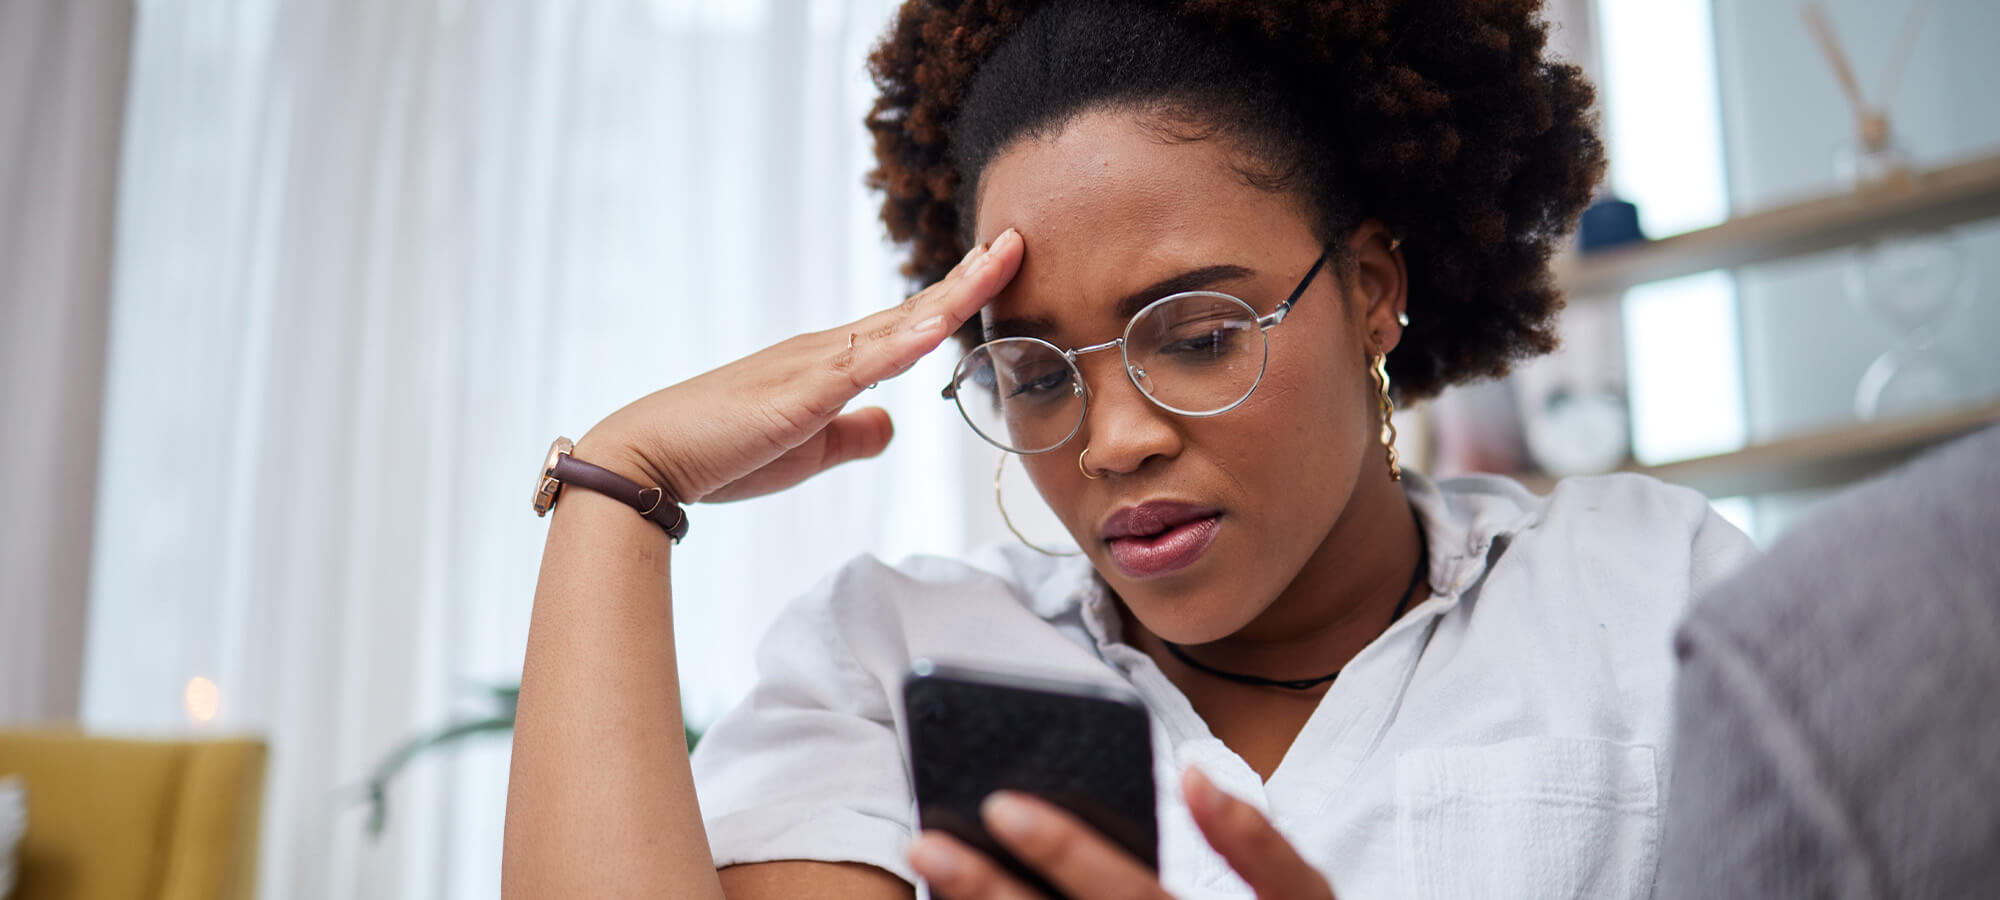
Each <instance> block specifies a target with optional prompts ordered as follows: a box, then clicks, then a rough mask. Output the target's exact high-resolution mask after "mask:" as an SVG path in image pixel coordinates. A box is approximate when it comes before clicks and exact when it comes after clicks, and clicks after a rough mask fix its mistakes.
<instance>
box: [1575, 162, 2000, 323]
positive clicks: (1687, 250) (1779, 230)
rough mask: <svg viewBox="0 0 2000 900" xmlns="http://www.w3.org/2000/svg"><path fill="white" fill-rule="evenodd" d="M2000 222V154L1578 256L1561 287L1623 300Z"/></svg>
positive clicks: (1581, 296) (1587, 296) (1583, 296)
mask: <svg viewBox="0 0 2000 900" xmlns="http://www.w3.org/2000/svg"><path fill="white" fill-rule="evenodd" d="M1996 216H2000V154H1995V155H1992V156H1984V157H1979V158H1976V159H1971V160H1967V161H1965V162H1961V163H1958V164H1956V165H1951V166H1945V167H1943V168H1940V169H1932V170H1930V171H1928V172H1920V173H1916V174H1914V175H1913V176H1911V178H1910V180H1909V181H1908V183H1907V184H1905V185H1902V186H1898V187H1878V188H1873V189H1866V190H1863V191H1859V192H1856V193H1851V194H1840V195H1836V196H1830V197H1821V198H1817V199H1813V200H1806V201H1803V202H1800V203H1793V204H1789V205H1786V206H1781V207H1777V208H1774V209H1767V210H1764V211H1762V212H1756V213H1750V214H1748V215H1743V216H1739V217H1737V218H1734V219H1730V220H1729V221H1727V222H1724V223H1722V224H1720V225H1717V226H1715V227H1713V228H1703V229H1701V230H1698V231H1690V232H1687V233H1686V234H1679V235H1675V236H1673V237H1669V238H1663V239H1661V240H1657V241H1649V242H1646V243H1640V244H1630V245H1626V246H1621V247H1617V248H1614V249H1608V250H1602V251H1599V252H1596V253H1592V254H1589V255H1587V256H1578V255H1571V256H1567V257H1565V258H1563V259H1562V260H1560V261H1559V262H1558V263H1557V264H1556V281H1557V283H1558V284H1560V285H1562V288H1563V290H1564V291H1565V292H1566V293H1567V294H1568V295H1569V297H1570V299H1571V300H1572V301H1586V300H1608V299H1616V298H1617V297H1618V296H1619V295H1620V294H1622V293H1623V292H1624V291H1625V290H1626V289H1627V288H1630V287H1633V286H1635V285H1640V284H1645V283H1646V282H1649V281H1660V280H1662V279H1667V278H1675V277H1678V276H1681V275H1693V274H1695V273H1697V272H1707V271H1710V270H1713V269H1732V268H1736V267H1739V266H1747V265H1751V264H1753V263H1760V262H1769V261H1771V260H1776V259H1784V258H1786V257H1792V256H1804V255H1806V254H1809V253H1818V252H1820V251H1824V250H1832V249H1835V248H1839V247H1844V246H1848V245H1851V244H1856V243H1860V242H1862V241H1866V240H1868V239H1869V238H1872V237H1875V236H1877V235H1881V234H1885V233H1891V232H1897V231H1922V230H1933V229H1940V228H1949V227H1951V226H1954V225H1962V224H1964V223H1967V222H1977V221H1979V220H1981V219H1989V218H1994V217H1996Z"/></svg>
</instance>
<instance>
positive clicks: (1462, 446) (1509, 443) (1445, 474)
mask: <svg viewBox="0 0 2000 900" xmlns="http://www.w3.org/2000/svg"><path fill="white" fill-rule="evenodd" d="M1429 405H1430V409H1431V427H1432V448H1433V452H1434V453H1435V454H1436V456H1435V457H1434V459H1433V460H1432V463H1431V473H1432V474H1434V475H1436V476H1437V477H1439V478H1451V477H1453V476H1457V475H1468V474H1472V473H1475V472H1492V473H1498V474H1503V475H1511V474H1515V473H1518V472H1520V471H1521V470H1522V469H1523V468H1524V467H1525V463H1526V460H1527V456H1528V454H1527V448H1526V446H1524V444H1523V443H1522V438H1521V416H1520V413H1519V412H1518V411H1517V410H1516V409H1515V402H1514V392H1513V391H1512V390H1511V389H1510V388H1509V387H1508V385H1507V383H1506V382H1504V381H1479V382H1474V383H1472V384H1465V385H1460V386H1458V387H1455V388H1452V389H1450V390H1447V391H1445V392H1444V393H1442V394H1439V395H1438V398H1437V399H1436V400H1433V401H1431V403H1430V404H1429Z"/></svg>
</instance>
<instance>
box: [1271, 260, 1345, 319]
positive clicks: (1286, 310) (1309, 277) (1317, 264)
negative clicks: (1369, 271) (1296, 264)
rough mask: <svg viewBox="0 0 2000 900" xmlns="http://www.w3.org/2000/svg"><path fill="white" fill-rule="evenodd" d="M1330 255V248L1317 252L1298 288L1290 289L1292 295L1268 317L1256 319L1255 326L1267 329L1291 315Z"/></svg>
mask: <svg viewBox="0 0 2000 900" xmlns="http://www.w3.org/2000/svg"><path fill="white" fill-rule="evenodd" d="M1332 253H1333V248H1331V247H1329V248H1327V249H1325V250H1321V251H1320V252H1319V259H1316V260H1314V261H1313V267H1312V268H1311V269H1308V270H1307V271H1306V277H1304V278H1301V279H1299V286H1298V287H1295V288H1292V295H1291V296H1290V297H1286V298H1285V302H1283V303H1280V304H1278V308H1277V309H1274V310H1272V311H1271V314H1270V315H1268V316H1265V317H1263V318H1261V319H1258V320H1257V324H1258V325H1260V326H1262V327H1264V328H1269V327H1271V326H1273V325H1276V324H1278V323H1279V322H1283V321H1285V317H1286V316H1288V315H1291V314H1292V307H1293V306H1294V305H1296V304H1297V303H1298V302H1299V298H1300V297H1303V296H1305V294H1306V288H1307V287H1310V286H1311V285H1312V283H1313V278H1314V277H1316V276H1318V275H1319V270H1320V268H1321V267H1323V266H1325V265H1326V258H1327V257H1328V256H1329V255H1331V254H1332Z"/></svg>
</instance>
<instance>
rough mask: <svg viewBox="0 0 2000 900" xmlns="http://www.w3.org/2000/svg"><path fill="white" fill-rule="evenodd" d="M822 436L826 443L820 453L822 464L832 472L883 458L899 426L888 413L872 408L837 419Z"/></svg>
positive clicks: (846, 414) (827, 426) (845, 414)
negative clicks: (838, 468)
mask: <svg viewBox="0 0 2000 900" xmlns="http://www.w3.org/2000/svg"><path fill="white" fill-rule="evenodd" d="M821 434H822V436H823V438H824V440H825V442H826V443H825V444H824V445H822V447H821V449H820V461H821V463H822V465H823V466H824V467H826V468H831V467H833V466H837V465H840V464H841V463H844V462H852V461H854V460H857V459H867V458H868V457H871V456H875V455H878V454H880V453H881V452H882V451H883V450H884V449H886V448H887V447H888V446H889V439H890V438H893V437H895V436H896V425H895V423H894V422H891V421H890V420H889V411H888V410H886V409H883V408H881V407H879V406H871V407H868V408H867V409H859V410H855V411H854V412H851V413H842V414H841V415H838V416H835V417H834V418H833V421H831V422H828V423H826V428H825V429H824V430H823V431H822V432H821Z"/></svg>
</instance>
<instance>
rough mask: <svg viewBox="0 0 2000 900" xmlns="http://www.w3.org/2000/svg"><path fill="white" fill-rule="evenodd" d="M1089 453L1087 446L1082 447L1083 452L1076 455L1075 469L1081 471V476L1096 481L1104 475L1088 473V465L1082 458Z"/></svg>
mask: <svg viewBox="0 0 2000 900" xmlns="http://www.w3.org/2000/svg"><path fill="white" fill-rule="evenodd" d="M1089 455H1090V448H1089V447H1085V448H1083V452H1082V453H1079V454H1077V455H1076V470H1077V471H1079V472H1082V473H1083V477H1085V478H1088V479H1090V480H1091V481H1097V480H1098V479H1101V478H1103V477H1104V476H1102V475H1092V474H1090V466H1089V465H1088V464H1086V463H1085V462H1084V461H1083V458H1084V457H1086V456H1089Z"/></svg>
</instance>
